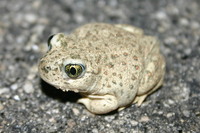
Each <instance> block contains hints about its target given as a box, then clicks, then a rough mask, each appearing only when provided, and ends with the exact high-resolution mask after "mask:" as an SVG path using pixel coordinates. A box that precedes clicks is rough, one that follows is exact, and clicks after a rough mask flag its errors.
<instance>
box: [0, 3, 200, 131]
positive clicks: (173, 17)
mask: <svg viewBox="0 0 200 133" xmlns="http://www.w3.org/2000/svg"><path fill="white" fill-rule="evenodd" d="M88 22H107V23H124V24H131V25H135V26H138V27H141V28H143V29H144V30H145V32H146V33H147V34H150V35H155V36H157V37H158V38H159V39H160V40H161V41H162V42H163V44H162V45H161V51H162V53H163V54H164V55H165V58H166V62H167V70H166V76H165V82H164V85H163V86H162V88H161V89H159V90H158V91H156V92H155V93H154V94H153V95H151V96H149V97H148V98H147V99H146V101H145V102H144V104H143V105H142V106H141V107H139V108H138V107H137V106H135V105H132V106H131V107H129V108H127V109H125V110H123V111H121V112H114V113H111V114H108V115H99V116H95V115H93V114H91V113H89V112H88V111H87V110H86V109H85V107H84V106H83V105H80V104H77V103H76V100H77V98H79V95H77V94H75V93H72V92H69V93H63V92H62V91H60V90H57V89H55V88H54V87H52V86H50V85H48V84H47V83H45V82H44V81H41V79H40V77H39V75H38V73H37V64H38V61H39V58H40V57H41V56H42V52H44V51H45V50H46V41H47V39H48V36H49V35H51V34H53V33H57V32H65V33H70V32H71V31H72V30H73V29H74V28H76V27H78V26H80V25H83V24H85V23H88ZM199 37H200V1H199V0H134V1H133V0H118V1H116V0H110V1H109V2H107V0H100V1H97V0H94V1H93V0H34V1H32V0H1V1H0V132H2V133H4V132H5V133H50V132H67V133H78V132H79V133H80V132H81V133H87V132H90V133H106V132H109V133H124V132H127V133H128V132H130V133H172V132H173V133H198V132H200V40H199Z"/></svg>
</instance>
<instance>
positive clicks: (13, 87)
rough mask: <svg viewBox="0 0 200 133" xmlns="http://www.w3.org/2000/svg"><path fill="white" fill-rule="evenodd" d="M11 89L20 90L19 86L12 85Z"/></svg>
mask: <svg viewBox="0 0 200 133" xmlns="http://www.w3.org/2000/svg"><path fill="white" fill-rule="evenodd" d="M10 88H11V89H12V90H17V89H18V84H12V85H11V86H10Z"/></svg>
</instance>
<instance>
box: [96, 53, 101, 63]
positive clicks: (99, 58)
mask: <svg viewBox="0 0 200 133" xmlns="http://www.w3.org/2000/svg"><path fill="white" fill-rule="evenodd" d="M100 60H101V55H99V56H98V57H97V60H96V63H97V64H99V62H100Z"/></svg>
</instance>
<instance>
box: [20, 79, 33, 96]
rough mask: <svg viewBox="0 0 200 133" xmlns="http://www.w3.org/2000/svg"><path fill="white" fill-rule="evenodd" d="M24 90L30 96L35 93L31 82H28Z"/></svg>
mask: <svg viewBox="0 0 200 133" xmlns="http://www.w3.org/2000/svg"><path fill="white" fill-rule="evenodd" d="M23 88H24V91H25V92H26V93H28V94H30V93H33V92H34V88H33V84H32V83H31V82H30V81H26V82H25V84H24V86H23Z"/></svg>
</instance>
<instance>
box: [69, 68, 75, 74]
mask: <svg viewBox="0 0 200 133" xmlns="http://www.w3.org/2000/svg"><path fill="white" fill-rule="evenodd" d="M70 73H71V74H72V75H75V74H76V69H75V68H74V67H71V69H70Z"/></svg>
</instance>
